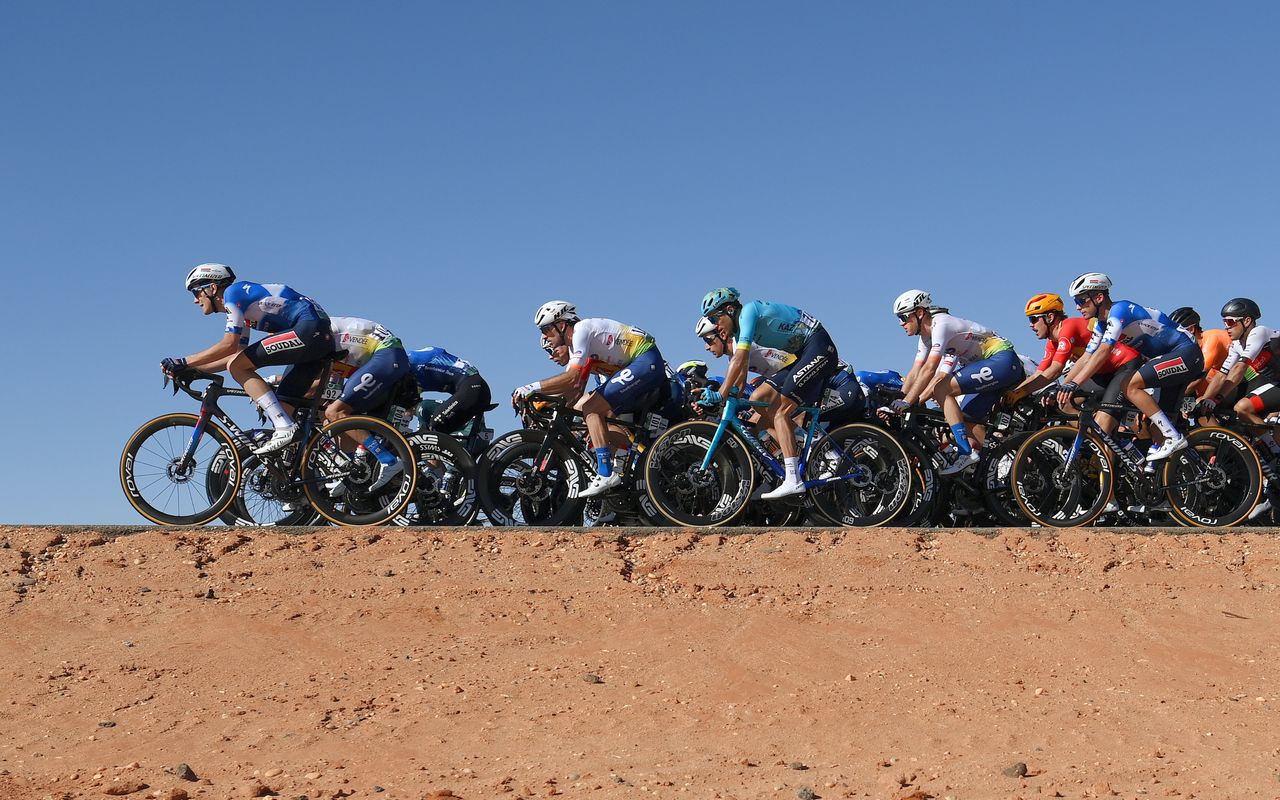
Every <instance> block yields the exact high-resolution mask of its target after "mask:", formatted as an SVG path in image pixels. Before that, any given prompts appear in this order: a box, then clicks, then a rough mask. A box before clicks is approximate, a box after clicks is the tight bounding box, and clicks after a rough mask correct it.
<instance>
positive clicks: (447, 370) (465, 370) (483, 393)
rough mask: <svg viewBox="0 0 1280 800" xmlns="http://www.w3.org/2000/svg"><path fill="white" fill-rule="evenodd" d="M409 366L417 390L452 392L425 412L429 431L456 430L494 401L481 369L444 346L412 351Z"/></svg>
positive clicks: (549, 354) (424, 425)
mask: <svg viewBox="0 0 1280 800" xmlns="http://www.w3.org/2000/svg"><path fill="white" fill-rule="evenodd" d="M553 350H554V348H553ZM548 356H553V353H548ZM409 365H410V369H411V370H412V371H413V377H414V378H416V379H417V381H418V391H420V392H443V393H444V394H447V395H449V397H448V399H446V400H445V401H444V402H442V403H440V404H438V405H437V406H436V407H435V408H434V409H433V410H432V411H431V413H430V414H429V415H428V414H424V415H423V419H422V423H423V427H425V428H426V429H427V430H430V431H439V432H440V433H457V432H458V431H460V430H462V428H463V426H465V425H466V424H467V423H468V422H470V421H471V420H472V419H473V418H474V417H476V416H477V415H478V414H480V413H482V412H484V411H485V410H486V409H487V408H488V407H489V404H490V403H491V402H493V398H492V393H491V392H490V391H489V384H488V382H486V381H485V379H484V378H483V377H482V376H481V375H480V370H478V369H476V368H475V367H474V366H472V364H471V362H469V361H464V360H463V359H461V358H458V357H457V356H455V355H453V354H452V353H450V352H449V351H447V350H445V349H443V348H440V347H424V348H422V349H421V350H412V351H410V352H409Z"/></svg>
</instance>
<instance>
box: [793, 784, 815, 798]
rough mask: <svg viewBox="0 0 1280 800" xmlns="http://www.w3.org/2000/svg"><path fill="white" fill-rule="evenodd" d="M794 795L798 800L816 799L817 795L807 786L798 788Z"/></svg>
mask: <svg viewBox="0 0 1280 800" xmlns="http://www.w3.org/2000/svg"><path fill="white" fill-rule="evenodd" d="M796 797H799V798H800V800H817V797H818V796H817V795H816V794H814V793H813V790H812V789H810V788H809V787H808V786H801V787H800V790H799V791H797V792H796Z"/></svg>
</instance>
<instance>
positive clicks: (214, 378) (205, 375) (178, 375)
mask: <svg viewBox="0 0 1280 800" xmlns="http://www.w3.org/2000/svg"><path fill="white" fill-rule="evenodd" d="M225 380H226V379H225V378H224V377H222V376H221V375H219V374H217V373H215V372H205V371H204V370H201V369H195V368H192V367H187V368H186V369H182V370H178V371H177V372H174V373H172V374H170V373H167V372H166V373H165V376H164V384H163V385H164V386H168V385H169V382H170V381H173V393H174V394H177V393H178V392H179V391H181V392H182V393H183V394H186V395H187V396H188V397H190V398H191V399H192V400H203V399H204V392H203V391H199V390H197V389H194V388H192V386H191V384H193V383H195V382H197V381H209V383H210V384H212V385H213V386H215V387H217V388H219V389H221V388H222V385H223V383H224V382H225Z"/></svg>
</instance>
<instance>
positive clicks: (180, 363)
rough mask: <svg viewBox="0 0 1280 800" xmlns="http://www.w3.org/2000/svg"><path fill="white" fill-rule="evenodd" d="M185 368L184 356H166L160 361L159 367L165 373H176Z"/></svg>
mask: <svg viewBox="0 0 1280 800" xmlns="http://www.w3.org/2000/svg"><path fill="white" fill-rule="evenodd" d="M186 368H187V360H186V359H185V358H166V359H162V360H161V361H160V369H161V371H163V372H164V373H165V374H166V375H176V374H177V373H179V372H182V371H183V370H185V369H186Z"/></svg>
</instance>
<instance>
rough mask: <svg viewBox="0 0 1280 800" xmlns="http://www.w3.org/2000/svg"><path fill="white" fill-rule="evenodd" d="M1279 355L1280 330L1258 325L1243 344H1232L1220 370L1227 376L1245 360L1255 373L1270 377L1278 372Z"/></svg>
mask: <svg viewBox="0 0 1280 800" xmlns="http://www.w3.org/2000/svg"><path fill="white" fill-rule="evenodd" d="M1277 355H1280V330H1275V329H1272V328H1266V327H1263V326H1262V325H1258V326H1257V327H1255V328H1254V329H1253V330H1251V331H1249V335H1248V336H1246V337H1245V339H1244V341H1243V342H1235V341H1233V342H1232V343H1231V349H1230V350H1229V351H1228V353H1227V358H1226V360H1225V361H1223V362H1222V366H1221V367H1220V368H1219V370H1220V371H1221V372H1222V373H1223V374H1224V375H1225V374H1226V373H1227V372H1230V371H1231V368H1232V367H1234V366H1235V365H1236V364H1238V363H1240V361H1241V360H1243V361H1244V362H1245V363H1246V364H1247V366H1248V367H1249V368H1252V369H1253V371H1254V372H1256V373H1258V374H1260V375H1268V376H1269V375H1271V373H1273V372H1275V371H1276V362H1275V359H1276V356H1277Z"/></svg>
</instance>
